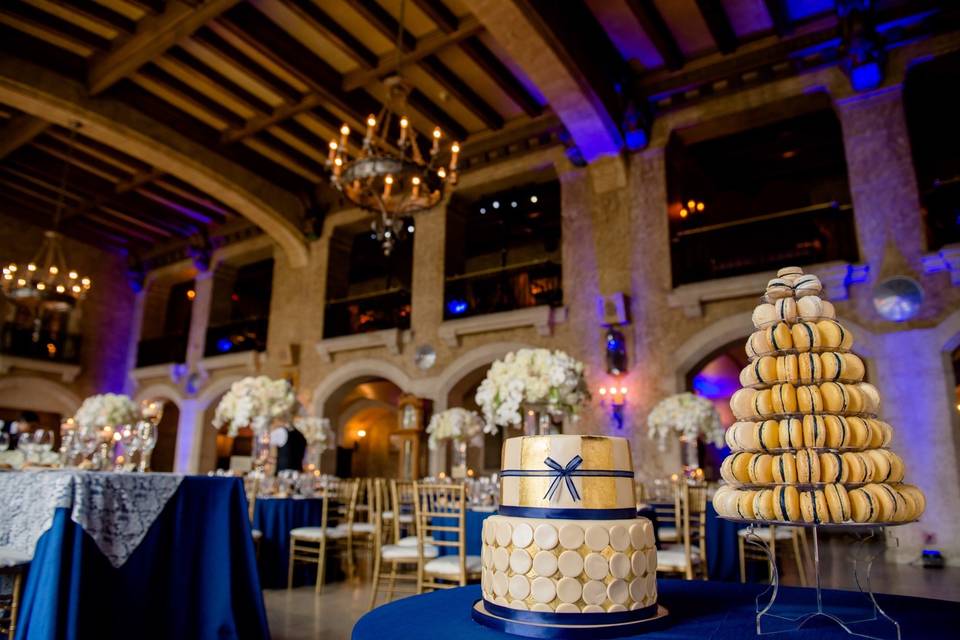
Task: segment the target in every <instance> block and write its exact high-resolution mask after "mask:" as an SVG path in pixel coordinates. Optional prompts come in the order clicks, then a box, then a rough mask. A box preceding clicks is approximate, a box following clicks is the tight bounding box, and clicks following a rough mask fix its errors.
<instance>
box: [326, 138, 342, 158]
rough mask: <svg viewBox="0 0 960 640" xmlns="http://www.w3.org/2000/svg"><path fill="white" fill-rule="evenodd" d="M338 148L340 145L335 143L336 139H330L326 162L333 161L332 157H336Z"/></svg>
mask: <svg viewBox="0 0 960 640" xmlns="http://www.w3.org/2000/svg"><path fill="white" fill-rule="evenodd" d="M339 148H340V145H338V144H337V142H336V140H331V141H330V155H329V156H327V162H333V159H334V158H336V157H337V149H339Z"/></svg>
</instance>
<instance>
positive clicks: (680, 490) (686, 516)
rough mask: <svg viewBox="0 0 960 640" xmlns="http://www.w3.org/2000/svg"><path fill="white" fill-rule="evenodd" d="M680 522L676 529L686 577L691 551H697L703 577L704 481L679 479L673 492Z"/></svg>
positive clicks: (705, 525)
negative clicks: (681, 549)
mask: <svg viewBox="0 0 960 640" xmlns="http://www.w3.org/2000/svg"><path fill="white" fill-rule="evenodd" d="M675 495H676V496H677V497H676V500H675V501H676V502H677V503H678V513H680V514H681V515H680V517H681V522H680V524H679V526H678V527H677V530H678V535H680V536H682V538H681V541H682V544H683V553H684V557H685V559H686V564H687V575H691V574H692V571H693V564H694V563H693V557H692V556H693V549H694V548H696V549H697V553H698V554H699V557H700V566H701V567H702V568H703V572H704V577H706V571H707V531H706V529H707V484H706V482H704V481H702V480H701V481H694V480H686V479H681V480H680V481H679V482H678V483H677V490H676V492H675Z"/></svg>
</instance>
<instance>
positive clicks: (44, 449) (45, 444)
mask: <svg viewBox="0 0 960 640" xmlns="http://www.w3.org/2000/svg"><path fill="white" fill-rule="evenodd" d="M31 438H32V439H33V452H34V453H35V454H36V456H37V462H39V463H40V464H47V462H48V460H47V459H48V457H49V456H47V455H45V454H48V453H50V452H51V451H52V450H53V431H51V430H50V429H37V430H36V431H34V432H33V433H32V434H31Z"/></svg>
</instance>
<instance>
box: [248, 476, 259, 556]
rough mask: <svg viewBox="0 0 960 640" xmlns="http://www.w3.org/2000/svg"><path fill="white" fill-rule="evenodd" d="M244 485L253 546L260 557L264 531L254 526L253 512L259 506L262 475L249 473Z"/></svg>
mask: <svg viewBox="0 0 960 640" xmlns="http://www.w3.org/2000/svg"><path fill="white" fill-rule="evenodd" d="M243 486H244V489H245V491H246V494H247V510H248V511H247V516H248V517H249V518H250V525H251V527H250V536H251V537H252V538H253V546H254V549H255V550H256V553H257V558H259V557H260V541H261V540H263V532H262V531H260V530H259V529H254V528H253V526H252V525H253V514H254V512H255V510H256V506H257V496H258V495H259V492H260V477H259V476H258V475H257V474H253V473H251V474H248V475H246V476H245V477H244V478H243Z"/></svg>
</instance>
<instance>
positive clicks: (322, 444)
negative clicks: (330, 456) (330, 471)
mask: <svg viewBox="0 0 960 640" xmlns="http://www.w3.org/2000/svg"><path fill="white" fill-rule="evenodd" d="M293 426H294V428H295V429H296V430H297V431H299V432H300V433H302V434H303V437H304V438H306V440H307V445H308V446H311V447H315V448H316V449H317V450H319V451H326V450H327V449H329V448H330V446H331V445H332V444H333V442H334V439H335V438H336V436H335V435H334V433H333V429H331V428H330V420H328V419H327V418H316V417H314V416H297V417H296V418H294V419H293Z"/></svg>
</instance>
